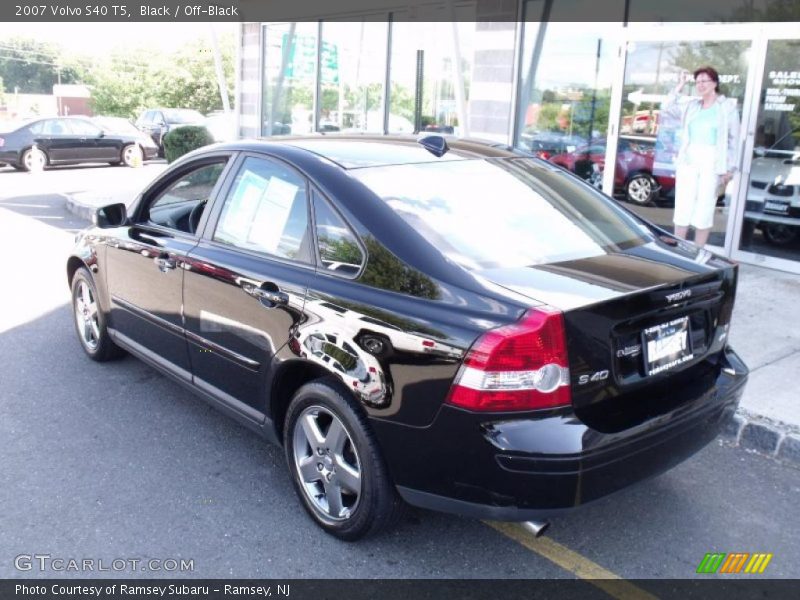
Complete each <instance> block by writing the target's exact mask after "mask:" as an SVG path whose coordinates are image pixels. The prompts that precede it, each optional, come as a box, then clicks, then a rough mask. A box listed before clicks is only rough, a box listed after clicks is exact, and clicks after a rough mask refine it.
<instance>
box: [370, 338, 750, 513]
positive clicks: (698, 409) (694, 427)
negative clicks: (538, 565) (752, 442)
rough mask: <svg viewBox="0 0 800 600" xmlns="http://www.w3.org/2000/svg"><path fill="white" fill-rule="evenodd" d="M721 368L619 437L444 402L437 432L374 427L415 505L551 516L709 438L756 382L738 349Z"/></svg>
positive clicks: (679, 457)
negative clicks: (707, 382)
mask: <svg viewBox="0 0 800 600" xmlns="http://www.w3.org/2000/svg"><path fill="white" fill-rule="evenodd" d="M717 366H718V369H719V371H718V375H717V377H716V381H715V384H714V385H713V386H712V387H711V389H707V390H705V391H704V392H703V393H701V394H699V395H698V396H697V397H695V398H690V399H687V401H686V402H684V403H682V404H681V405H680V408H678V409H676V410H674V411H672V412H670V413H667V414H664V415H659V416H656V417H653V418H651V419H649V420H647V421H645V422H643V423H640V424H639V425H637V426H635V427H632V428H630V429H627V430H623V431H620V432H614V433H602V432H599V431H596V430H593V429H591V428H589V427H587V426H586V425H585V424H583V423H582V422H581V421H580V420H579V419H578V418H577V417H575V415H574V414H573V413H563V412H562V413H560V414H559V413H555V412H550V413H549V414H545V415H543V416H539V417H535V416H534V417H532V416H530V415H525V416H519V415H514V416H511V415H509V416H508V419H505V420H500V419H497V416H496V415H492V417H493V420H492V421H487V420H486V416H485V415H476V414H474V413H469V412H467V411H463V410H460V409H457V408H454V407H451V406H443V407H442V410H441V411H440V413H439V415H438V416H437V418H436V420H435V421H434V423H433V424H432V425H431V426H430V427H427V428H417V429H412V428H408V427H402V428H401V429H403V430H405V431H397V430H396V429H397V428H396V427H392V426H387V425H386V424H376V433H378V437H379V439H380V440H381V442H382V446H383V447H384V451H385V453H386V456H387V461H388V463H389V468H390V470H391V472H392V475H393V476H394V477H395V482H396V483H397V485H398V491H399V492H400V494H401V496H402V497H403V498H404V499H405V500H406V501H407V502H408V503H410V504H413V505H416V506H420V507H422V508H428V509H433V510H440V511H445V512H452V513H457V514H463V515H467V516H472V517H477V518H489V519H498V520H507V521H521V520H530V519H537V518H547V517H550V516H553V515H556V514H560V513H563V512H565V511H567V510H570V509H574V508H576V507H578V506H580V505H582V504H585V503H587V502H590V501H592V500H596V499H598V498H602V497H603V496H606V495H608V494H611V493H613V492H615V491H618V490H620V489H624V488H625V487H628V486H629V485H632V484H634V483H636V482H638V481H641V480H644V479H647V478H649V477H652V476H655V475H658V474H660V473H663V472H664V471H666V470H668V469H670V468H672V467H674V466H675V465H677V464H679V463H681V462H683V461H684V460H686V459H687V458H689V457H690V456H691V455H693V454H694V453H696V452H697V451H698V450H700V449H701V448H703V447H704V446H705V445H707V444H708V443H709V442H711V441H712V440H713V439H714V438H715V437H716V436H717V434H718V433H719V431H720V429H721V427H722V425H723V424H724V422H725V419H726V418H727V417H728V416H729V414H730V412H731V411H734V410H735V409H736V407H737V405H738V403H739V400H740V398H741V396H742V393H743V391H744V385H745V383H746V381H747V377H748V372H747V367H746V366H745V365H744V363H743V362H742V361H741V360H740V359H739V358H738V356H736V354H735V353H733V351H732V350H726V351H725V353H724V355H723V356H721V357H720V361H719V364H718V365H717ZM393 449H394V450H393Z"/></svg>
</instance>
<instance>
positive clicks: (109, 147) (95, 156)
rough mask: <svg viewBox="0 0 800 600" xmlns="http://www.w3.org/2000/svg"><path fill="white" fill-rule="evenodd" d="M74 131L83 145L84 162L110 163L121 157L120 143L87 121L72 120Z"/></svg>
mask: <svg viewBox="0 0 800 600" xmlns="http://www.w3.org/2000/svg"><path fill="white" fill-rule="evenodd" d="M70 125H71V127H72V131H73V132H74V133H75V134H76V135H77V136H78V139H79V141H80V143H81V148H82V150H81V153H82V156H81V158H82V160H86V161H98V162H109V161H113V160H114V159H117V160H119V157H120V150H121V148H120V141H119V139H115V138H114V136H111V137H107V136H106V135H105V134H104V133H103V130H102V129H100V127H98V126H97V125H95V124H94V123H91V122H89V121H87V120H85V119H70Z"/></svg>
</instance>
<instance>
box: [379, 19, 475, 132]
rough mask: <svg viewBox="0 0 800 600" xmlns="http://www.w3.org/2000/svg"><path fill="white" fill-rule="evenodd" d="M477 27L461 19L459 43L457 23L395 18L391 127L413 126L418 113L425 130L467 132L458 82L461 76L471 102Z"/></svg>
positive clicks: (404, 129)
mask: <svg viewBox="0 0 800 600" xmlns="http://www.w3.org/2000/svg"><path fill="white" fill-rule="evenodd" d="M457 15H459V16H460V13H457ZM400 18H402V14H401V15H400ZM474 33H475V23H469V22H458V23H456V33H455V35H456V36H457V43H454V40H453V36H454V32H453V24H452V23H447V22H431V23H417V22H408V21H398V22H395V23H393V25H392V54H391V65H390V73H391V81H392V84H391V90H390V94H389V132H390V133H411V132H413V131H414V129H415V125H416V124H417V123H416V121H417V118H419V123H418V125H419V128H420V131H435V132H440V133H455V134H457V135H458V134H462V133H463V128H462V127H461V126H460V125H461V122H460V120H459V107H458V96H457V94H458V90H456V85H457V81H458V79H457V78H458V77H460V78H461V79H460V81H461V82H462V86H463V90H464V105H465V107H466V106H467V104H468V102H469V83H470V81H471V77H472V55H473V39H474ZM456 47H457V48H458V54H459V56H458V57H456V55H455V54H456V50H455V48H456ZM418 63H420V64H419V65H418ZM457 65H458V68H457ZM418 74H421V75H422V78H421V80H420V81H417V77H418ZM417 113H419V114H417ZM463 118H466V115H464V116H463Z"/></svg>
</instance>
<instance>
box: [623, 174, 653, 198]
mask: <svg viewBox="0 0 800 600" xmlns="http://www.w3.org/2000/svg"><path fill="white" fill-rule="evenodd" d="M652 195H653V180H652V179H650V177H647V176H637V177H634V178H633V179H631V180H630V181H629V182H628V199H629V200H630V201H631V202H634V203H636V204H647V203H648V202H650V197H651V196H652Z"/></svg>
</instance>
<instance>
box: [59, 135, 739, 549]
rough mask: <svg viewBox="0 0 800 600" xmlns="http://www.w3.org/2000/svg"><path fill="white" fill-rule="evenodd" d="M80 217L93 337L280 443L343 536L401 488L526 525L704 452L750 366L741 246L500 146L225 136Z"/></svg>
mask: <svg viewBox="0 0 800 600" xmlns="http://www.w3.org/2000/svg"><path fill="white" fill-rule="evenodd" d="M95 221H96V224H95V227H92V228H90V229H87V230H86V231H84V232H83V233H82V234H80V235H79V238H78V240H77V244H76V247H75V248H74V251H73V253H72V255H71V257H70V258H69V262H68V265H67V271H68V277H69V282H70V285H71V286H72V299H73V307H74V311H73V312H74V319H75V327H76V330H77V334H78V337H79V339H80V343H81V345H82V346H83V349H84V350H85V352H86V353H87V354H88V355H89V356H90V357H91V358H93V359H95V360H98V361H103V360H107V359H111V358H113V357H116V356H119V355H120V354H121V353H123V352H125V351H127V352H129V353H131V354H133V355H135V356H137V357H139V358H140V359H142V360H144V361H145V362H147V363H149V364H150V365H152V366H154V367H156V368H158V369H160V370H161V371H163V372H164V373H166V374H168V375H170V376H172V377H173V378H174V379H176V380H177V381H179V382H181V383H183V384H185V385H186V386H188V387H189V388H191V389H192V390H193V391H194V392H195V393H196V394H198V395H199V396H201V397H203V398H204V399H205V400H207V401H208V402H210V403H212V404H213V405H215V406H216V407H218V408H220V409H221V410H222V411H223V412H225V413H227V414H229V415H231V416H233V417H235V418H237V419H238V420H240V421H241V422H242V423H245V424H246V425H248V426H249V427H251V428H252V429H254V430H256V431H258V432H260V433H261V434H263V435H264V436H265V437H267V438H269V439H270V440H272V441H274V442H276V443H279V444H281V445H282V446H283V448H284V449H285V454H286V461H287V463H288V468H289V472H290V473H291V478H292V481H293V483H294V487H295V488H296V491H297V495H298V496H299V498H300V499H301V501H302V504H303V505H304V507H305V508H306V509H307V511H308V513H309V514H310V515H311V516H312V517H313V519H315V520H316V522H317V523H318V524H319V525H320V526H321V527H322V528H323V529H325V530H326V531H327V532H329V533H331V534H333V535H335V536H338V537H340V538H342V539H347V540H353V539H357V538H359V537H362V536H363V535H366V534H370V533H374V532H376V531H378V530H381V529H383V528H386V527H387V526H389V525H390V524H392V523H393V522H394V521H395V520H396V519H397V517H398V515H399V514H400V513H401V510H402V507H403V506H404V505H405V504H406V503H407V504H411V505H415V506H419V507H424V508H427V509H436V510H442V511H449V512H453V513H458V514H463V515H470V516H474V517H480V518H491V519H498V520H509V521H515V520H516V521H529V522H531V523H532V525H534V526H537V525H538V526H541V525H542V524H544V523H546V522H547V519H548V518H550V516H551V515H554V514H559V513H560V512H562V511H563V510H565V509H570V508H574V507H576V506H579V505H582V504H584V503H586V502H589V501H591V500H594V499H597V498H600V497H602V496H605V495H607V494H609V493H611V492H614V491H616V490H619V489H621V488H624V487H626V486H628V485H630V484H632V483H634V482H637V481H639V480H642V479H644V478H647V477H649V476H652V475H655V474H658V473H660V472H663V471H665V470H666V469H669V468H670V467H672V466H674V465H676V464H678V463H680V462H681V461H683V460H684V459H686V458H687V457H689V456H690V455H692V454H693V453H695V452H696V451H697V450H699V449H700V448H702V447H703V446H704V445H705V444H707V443H708V442H709V441H711V440H712V439H713V438H714V437H715V436H716V435H717V433H718V432H719V429H720V427H721V425H722V424H723V422H724V418H725V417H726V416H727V414H728V413H729V411H731V410H733V409H735V407H736V406H737V403H738V402H739V399H740V396H741V394H742V391H743V389H744V384H745V382H746V380H747V368H746V366H745V365H744V364H743V362H742V361H741V360H740V359H739V358H738V357H737V355H736V354H735V353H734V352H733V350H732V349H731V348H730V346H729V345H728V332H729V325H730V319H731V312H732V309H733V302H734V293H735V290H736V281H737V267H736V265H735V264H733V263H731V262H729V261H727V260H725V259H723V258H720V257H717V256H715V255H713V254H711V253H709V252H708V251H705V250H699V249H697V248H695V247H694V246H692V245H690V244H687V243H685V242H680V241H678V240H676V239H675V238H673V237H671V236H670V235H669V234H667V233H665V232H664V231H662V230H659V229H657V228H656V227H655V226H653V225H651V224H649V223H647V222H645V221H643V220H641V219H640V218H638V217H637V216H635V215H633V214H631V213H630V212H628V211H627V210H626V209H625V208H623V207H620V206H618V205H617V204H616V203H615V202H613V201H612V200H610V199H609V198H607V197H605V196H603V195H602V194H601V193H599V192H598V191H597V190H595V189H593V188H592V187H590V186H588V185H586V184H585V183H583V182H582V181H580V180H579V179H578V178H576V177H575V176H574V175H572V174H570V173H567V172H565V171H564V170H562V169H560V168H558V167H557V166H555V165H551V164H548V163H546V162H544V161H541V160H539V159H536V158H532V157H526V156H522V155H520V154H516V153H514V152H512V151H508V150H507V149H504V148H498V147H492V146H489V145H482V144H478V143H476V142H471V141H466V140H461V141H459V140H446V139H445V138H443V137H440V136H430V137H428V138H424V139H422V140H419V141H417V140H415V139H406V138H400V137H397V138H392V137H374V138H373V137H367V136H364V137H349V138H348V137H324V136H320V137H309V138H293V139H284V140H280V141H272V142H264V141H260V142H257V141H252V142H237V143H231V144H227V145H216V146H211V147H208V148H206V149H201V150H199V151H196V152H194V153H191V154H189V155H187V156H185V157H184V158H182V159H181V160H180V161H178V162H176V163H175V164H174V165H172V166H171V167H170V168H169V169H168V170H167V171H166V172H165V173H164V174H163V175H162V176H161V177H160V178H158V179H157V180H156V181H155V182H153V183H152V184H151V185H150V186H149V187H148V188H147V189H145V190H144V192H143V193H142V194H141V196H140V197H139V198H138V199H137V200H136V202H135V203H134V204H133V206H132V208H131V209H130V210H126V209H125V206H124V205H112V206H108V207H105V208H103V209H100V210H99V211H98V212H97V215H96V218H95Z"/></svg>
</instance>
